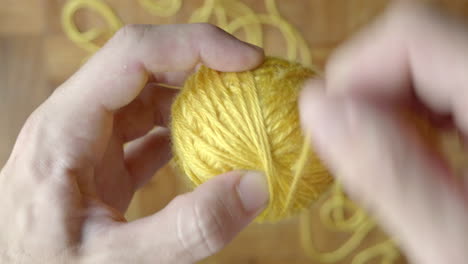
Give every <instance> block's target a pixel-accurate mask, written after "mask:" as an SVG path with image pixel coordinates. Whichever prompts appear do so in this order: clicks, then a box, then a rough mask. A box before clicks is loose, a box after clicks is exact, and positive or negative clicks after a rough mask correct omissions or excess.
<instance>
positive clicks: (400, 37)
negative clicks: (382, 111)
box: [326, 1, 468, 134]
mask: <svg viewBox="0 0 468 264" xmlns="http://www.w3.org/2000/svg"><path fill="white" fill-rule="evenodd" d="M414 2H416V1H399V4H397V5H395V6H393V7H392V8H390V9H389V11H388V12H387V13H386V14H385V15H384V16H383V17H381V18H380V20H378V21H377V22H376V23H375V24H374V25H373V26H371V27H370V28H367V29H366V30H364V31H363V32H362V33H361V34H359V35H358V36H357V37H356V38H355V39H354V40H353V41H351V43H350V44H347V45H345V46H343V47H342V48H341V49H340V50H339V51H337V53H336V54H335V55H334V56H332V58H331V59H330V62H329V64H328V65H327V71H326V72H327V73H326V80H327V89H328V90H329V92H330V93H332V94H337V95H339V94H345V93H346V94H359V95H366V96H372V97H377V98H380V99H383V100H393V101H405V100H408V98H410V97H411V96H413V95H416V96H417V97H418V100H420V101H421V102H422V103H423V104H425V105H426V106H427V107H428V108H430V109H431V111H432V112H435V113H438V114H442V115H447V114H453V115H454V119H455V120H454V121H455V122H456V123H457V125H458V126H459V127H460V128H461V129H462V130H463V131H464V133H465V134H466V133H467V132H468V116H466V115H465V113H466V112H467V110H468V104H467V103H466V102H467V101H468V98H467V96H468V93H467V92H466V91H467V90H466V89H465V86H466V83H468V75H467V74H466V69H468V60H467V59H466V57H467V56H468V31H467V27H466V25H464V24H463V23H461V22H459V21H457V20H456V19H454V18H448V17H446V16H444V15H443V14H441V13H438V12H437V11H434V10H432V9H431V8H429V7H427V6H423V5H422V4H417V3H414Z"/></svg>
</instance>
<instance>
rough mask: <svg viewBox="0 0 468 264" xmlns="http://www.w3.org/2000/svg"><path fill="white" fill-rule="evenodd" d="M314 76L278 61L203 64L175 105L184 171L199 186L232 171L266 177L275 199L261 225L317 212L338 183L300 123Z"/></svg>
mask: <svg viewBox="0 0 468 264" xmlns="http://www.w3.org/2000/svg"><path fill="white" fill-rule="evenodd" d="M314 75H315V72H313V71H312V70H310V69H308V68H305V67H303V66H301V65H299V64H297V63H291V62H288V61H286V60H282V59H278V58H267V59H266V61H265V62H264V63H263V64H262V65H261V66H260V67H258V68H257V69H255V70H253V71H246V72H241V73H223V72H218V71H215V70H212V69H209V68H207V67H204V66H202V67H201V68H200V70H199V71H198V72H197V73H195V74H194V75H193V76H191V77H190V78H189V79H188V80H187V81H186V83H185V85H184V88H183V89H182V91H181V93H180V94H179V95H178V97H177V98H176V99H175V102H174V104H173V107H172V125H171V131H172V135H173V149H174V151H173V152H174V156H175V160H176V162H177V164H178V166H179V168H180V169H181V170H182V171H183V172H184V173H185V174H186V175H187V176H188V177H189V178H190V179H191V180H192V181H193V182H194V183H195V184H196V185H199V184H202V183H203V182H205V181H207V180H209V179H210V178H212V177H214V176H216V175H218V174H221V173H225V172H228V171H232V170H256V171H261V172H263V173H264V174H265V176H266V178H267V180H268V187H269V192H270V202H269V205H268V206H267V208H266V209H265V211H264V212H263V213H262V214H261V215H260V216H259V217H258V218H257V220H258V221H263V220H266V221H276V220H280V219H283V218H285V217H288V216H291V215H294V214H296V213H298V212H299V211H300V210H301V209H304V208H307V207H309V206H310V204H311V203H312V202H313V201H314V200H316V199H317V198H318V197H319V196H320V195H321V194H322V193H323V192H324V191H325V190H326V189H327V188H328V187H329V186H330V184H331V182H332V177H331V176H330V174H329V173H328V172H327V170H326V169H325V167H324V166H323V165H322V164H321V163H320V161H319V159H318V158H317V157H316V156H315V155H314V154H313V153H312V152H311V151H310V147H309V144H308V142H306V140H305V139H304V135H303V133H302V130H301V128H300V125H299V114H298V108H297V98H298V94H299V92H300V89H301V86H302V84H303V82H304V81H305V80H306V79H308V78H310V77H313V76H314Z"/></svg>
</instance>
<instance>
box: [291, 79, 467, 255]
mask: <svg viewBox="0 0 468 264" xmlns="http://www.w3.org/2000/svg"><path fill="white" fill-rule="evenodd" d="M308 86H309V87H307V88H305V89H304V92H303V93H302V95H301V102H300V113H301V122H302V125H303V127H304V129H305V130H306V131H307V132H309V133H310V135H311V136H312V141H313V142H314V146H315V148H316V150H317V152H318V153H319V154H320V156H321V157H322V158H323V160H324V162H325V163H326V164H327V165H328V166H329V168H330V169H331V170H332V172H333V173H334V174H335V175H336V177H337V178H338V179H339V180H340V181H342V182H343V184H344V186H345V188H346V189H347V191H348V192H349V193H350V195H351V196H352V197H353V198H355V199H357V200H358V201H360V202H361V203H362V204H363V205H364V206H365V207H366V208H368V209H369V210H370V211H371V212H372V213H373V214H374V215H375V216H376V218H377V219H378V220H379V221H380V223H381V225H382V226H383V228H384V229H386V230H387V231H388V232H390V233H391V234H392V235H393V236H394V237H395V239H396V240H397V242H399V243H400V244H401V246H402V248H403V249H404V250H406V254H407V256H408V257H409V258H410V259H412V260H413V261H414V263H464V261H465V258H464V257H463V256H462V255H463V254H464V252H465V249H464V247H465V245H466V243H467V242H468V241H467V234H468V230H467V225H466V222H467V221H468V215H467V210H466V209H467V203H466V193H465V192H463V190H462V188H461V186H462V185H459V184H457V183H456V179H455V177H454V175H453V174H451V172H450V171H449V170H448V169H447V167H446V166H445V165H444V163H443V162H441V161H442V159H441V158H440V157H438V156H436V155H435V154H433V153H431V151H430V150H429V148H428V147H426V145H424V144H422V140H421V139H420V138H419V137H418V136H417V133H415V130H411V129H410V128H409V126H408V125H407V124H406V125H405V122H403V120H402V118H399V115H398V114H396V113H394V112H392V110H391V109H390V110H389V109H383V107H382V106H376V105H371V104H369V103H364V102H363V101H359V100H357V99H352V98H331V97H329V96H327V95H325V94H323V90H324V89H323V87H313V86H323V85H322V84H321V83H318V82H315V83H311V84H309V85H308ZM319 88H322V89H319ZM320 91H322V92H320Z"/></svg>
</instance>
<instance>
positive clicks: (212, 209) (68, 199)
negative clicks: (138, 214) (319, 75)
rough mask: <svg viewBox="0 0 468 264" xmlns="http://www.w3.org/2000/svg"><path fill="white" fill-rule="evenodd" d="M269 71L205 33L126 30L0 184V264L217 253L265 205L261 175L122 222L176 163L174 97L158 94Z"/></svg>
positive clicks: (62, 100)
mask: <svg viewBox="0 0 468 264" xmlns="http://www.w3.org/2000/svg"><path fill="white" fill-rule="evenodd" d="M221 55H222V56H221ZM262 60H263V51H262V50H260V49H258V48H256V47H254V46H250V45H248V44H246V43H243V42H241V41H239V40H237V39H235V38H234V37H232V36H230V35H229V34H227V33H225V32H224V31H222V30H220V29H218V28H216V27H214V26H211V25H207V24H192V25H169V26H135V25H130V26H126V27H124V28H123V29H122V30H120V31H119V32H118V33H117V34H116V35H115V36H114V38H113V39H112V40H110V41H109V42H108V43H107V44H106V46H105V47H104V48H103V49H101V50H100V51H99V52H98V53H97V54H95V56H94V57H93V58H91V59H90V60H89V61H88V62H87V63H86V65H85V66H84V67H82V68H81V69H80V70H79V71H78V72H77V73H76V74H75V75H73V76H72V77H71V78H70V79H69V80H68V81H66V82H65V83H64V84H63V85H61V86H60V87H59V88H58V89H57V90H56V91H55V92H54V93H53V95H52V96H51V97H50V98H49V99H48V100H47V101H46V102H44V103H43V104H42V105H41V106H40V107H39V108H38V109H37V110H36V111H35V112H34V113H33V114H32V115H31V116H30V117H29V119H28V120H27V122H26V124H25V125H24V127H23V129H22V131H21V133H20V135H19V137H18V140H17V142H16V145H15V147H14V149H13V152H12V154H11V157H10V158H9V160H8V162H7V163H6V165H5V167H4V168H3V169H2V170H1V172H0V234H1V235H0V262H1V263H193V262H196V261H198V260H200V259H202V258H205V257H206V256H209V255H211V254H214V253H215V252H217V251H218V250H220V249H221V248H222V247H223V246H224V245H226V244H227V243H228V242H229V241H230V240H231V239H232V238H233V236H234V235H235V234H236V233H237V232H239V231H240V230H241V229H242V228H243V227H245V226H246V225H247V224H248V223H249V222H250V221H251V220H253V219H254V218H255V216H256V215H257V214H258V213H259V212H260V211H261V210H262V209H263V208H264V206H265V204H266V203H267V201H268V192H267V187H266V183H265V180H264V177H263V176H262V175H260V174H258V173H254V172H230V173H227V174H224V175H220V176H218V177H216V178H215V179H213V180H212V181H209V182H207V183H206V184H203V185H202V186H200V187H199V188H197V189H196V190H195V191H193V192H191V193H188V194H184V195H182V196H179V197H177V198H176V199H174V200H173V201H172V202H171V203H170V204H169V205H168V206H167V207H166V208H165V209H163V210H162V211H161V212H158V213H157V214H155V215H152V216H149V217H147V218H143V219H141V220H138V221H134V222H131V223H127V222H126V221H125V219H124V217H123V213H124V212H125V210H126V209H127V207H128V205H129V203H130V200H131V198H132V196H133V194H134V192H135V190H136V189H137V188H138V187H140V186H142V185H143V184H145V183H146V182H147V181H148V180H149V178H150V177H152V176H153V175H154V172H155V171H156V170H157V169H158V168H159V167H161V166H162V165H163V164H165V163H166V162H167V161H168V159H169V158H170V147H169V131H168V129H167V128H164V126H165V125H166V123H167V120H168V115H169V109H170V104H171V101H172V98H173V96H174V95H175V92H174V91H173V90H170V89H166V88H161V87H158V86H156V85H155V84H154V83H156V82H159V83H161V82H163V83H167V84H171V85H180V84H181V83H182V82H183V81H184V79H185V76H187V74H188V73H189V72H191V71H192V70H193V68H194V67H195V66H196V65H197V64H199V63H204V64H206V65H208V66H210V67H212V68H215V69H217V70H220V71H242V70H248V69H251V68H253V67H255V66H257V65H258V64H260V63H261V62H262ZM155 125H156V126H162V127H163V128H159V129H157V130H156V131H153V132H150V131H151V130H152V128H153V127H154V126H155ZM125 143H128V146H126V147H124V144H125Z"/></svg>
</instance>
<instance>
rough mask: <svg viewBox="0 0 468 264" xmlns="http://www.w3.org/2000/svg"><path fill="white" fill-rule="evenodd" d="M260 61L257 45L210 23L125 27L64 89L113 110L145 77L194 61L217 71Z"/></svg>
mask: <svg viewBox="0 0 468 264" xmlns="http://www.w3.org/2000/svg"><path fill="white" fill-rule="evenodd" d="M262 60H263V52H262V51H261V50H260V49H259V48H257V47H255V46H252V45H249V44H247V43H244V42H242V41H240V40H238V39H236V38H234V37H233V36H231V35H229V34H228V33H226V32H224V31H223V30H221V29H219V28H217V27H215V26H213V25H210V24H187V25H163V26H151V25H128V26H126V27H124V28H123V29H121V30H120V31H119V32H118V33H117V34H116V35H115V36H114V37H113V38H112V39H111V40H110V41H109V42H108V43H107V44H106V46H105V47H104V48H102V49H101V50H100V51H99V52H98V53H97V54H96V55H95V56H94V57H93V58H92V59H91V60H90V61H89V62H88V63H87V64H86V65H85V66H84V67H83V68H82V69H81V70H80V71H79V72H78V73H77V74H76V75H75V76H74V77H73V78H72V79H71V80H70V82H68V84H67V89H64V90H66V91H64V92H65V93H67V94H68V95H70V97H74V99H76V97H75V96H78V95H81V96H86V98H85V99H86V101H87V102H88V103H89V104H93V103H94V104H96V103H97V104H101V105H102V106H105V107H106V108H107V109H109V110H116V109H118V108H121V107H122V106H124V105H126V104H127V103H129V102H130V101H131V100H133V99H134V98H135V97H136V95H137V94H138V93H139V92H140V91H141V89H142V88H143V84H144V83H146V81H147V79H148V77H149V76H150V75H151V76H156V77H157V78H159V79H165V74H163V73H167V75H173V72H186V71H188V70H190V69H192V68H193V67H194V66H195V65H196V64H197V63H200V62H201V63H203V64H205V65H207V66H208V67H210V68H213V69H216V70H219V71H244V70H248V69H251V68H253V67H255V66H257V65H258V64H260V63H261V61H262ZM171 73H172V74H171ZM156 81H158V80H156Z"/></svg>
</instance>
